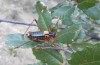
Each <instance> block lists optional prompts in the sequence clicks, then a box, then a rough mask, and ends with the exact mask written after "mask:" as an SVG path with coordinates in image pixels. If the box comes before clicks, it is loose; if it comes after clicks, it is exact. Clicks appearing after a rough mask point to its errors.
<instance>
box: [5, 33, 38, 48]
mask: <svg viewBox="0 0 100 65" xmlns="http://www.w3.org/2000/svg"><path fill="white" fill-rule="evenodd" d="M28 41H30V40H29V38H27V37H25V36H24V35H22V34H10V35H8V36H7V37H6V42H5V43H6V44H7V45H8V46H19V45H20V44H23V43H25V42H28ZM37 44H39V43H36V42H29V43H28V44H25V45H23V47H24V48H32V47H34V46H36V45H37Z"/></svg>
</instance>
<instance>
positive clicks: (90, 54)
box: [68, 43, 100, 65]
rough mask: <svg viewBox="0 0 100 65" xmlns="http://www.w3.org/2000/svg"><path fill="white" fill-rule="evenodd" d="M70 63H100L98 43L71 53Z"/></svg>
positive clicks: (80, 64) (94, 64)
mask: <svg viewBox="0 0 100 65" xmlns="http://www.w3.org/2000/svg"><path fill="white" fill-rule="evenodd" d="M68 62H69V64H70V65H100V43H99V44H96V45H93V46H91V47H86V48H85V49H84V50H82V51H78V52H76V53H73V54H72V59H71V60H69V61H68Z"/></svg>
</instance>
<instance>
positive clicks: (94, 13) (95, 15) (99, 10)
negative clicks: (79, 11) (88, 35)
mask: <svg viewBox="0 0 100 65" xmlns="http://www.w3.org/2000/svg"><path fill="white" fill-rule="evenodd" d="M84 13H85V14H86V15H88V16H89V17H90V18H92V19H94V20H99V19H100V3H99V4H97V5H96V6H94V7H91V8H89V9H88V10H85V11H84Z"/></svg>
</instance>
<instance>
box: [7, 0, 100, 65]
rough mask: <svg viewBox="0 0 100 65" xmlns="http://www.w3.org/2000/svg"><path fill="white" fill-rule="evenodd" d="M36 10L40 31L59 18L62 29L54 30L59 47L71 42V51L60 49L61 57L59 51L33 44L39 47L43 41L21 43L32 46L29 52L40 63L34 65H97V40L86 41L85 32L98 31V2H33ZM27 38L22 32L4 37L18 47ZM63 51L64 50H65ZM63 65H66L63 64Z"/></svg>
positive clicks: (99, 6)
mask: <svg viewBox="0 0 100 65" xmlns="http://www.w3.org/2000/svg"><path fill="white" fill-rule="evenodd" d="M36 10H37V13H38V15H39V18H38V22H37V26H38V27H40V28H41V30H42V31H45V30H48V27H49V26H51V25H53V23H52V20H53V19H58V18H59V19H60V20H61V22H62V24H60V26H63V25H65V26H66V28H65V29H64V30H60V31H59V32H58V33H57V36H56V37H57V41H55V43H57V44H58V45H59V46H61V47H62V48H63V46H68V45H69V44H70V45H71V50H70V51H71V52H72V53H69V52H67V51H64V55H65V57H66V58H65V59H64V57H63V56H62V54H61V53H60V50H53V49H45V50H37V49H34V47H37V46H38V45H39V46H43V45H42V44H44V43H38V42H34V41H32V42H30V43H29V44H26V45H23V47H24V48H32V51H33V54H34V55H35V56H36V58H37V59H39V60H40V61H41V63H39V64H36V65H62V64H64V61H65V62H68V64H70V65H99V64H100V62H99V61H100V58H99V57H100V54H99V51H100V42H99V41H97V40H92V39H90V40H88V38H91V37H88V36H87V35H86V32H87V31H88V32H93V33H94V32H96V33H99V32H98V31H100V30H99V29H98V26H99V25H100V23H99V22H100V21H99V19H100V15H99V14H100V3H99V1H98V0H77V1H70V2H68V1H67V2H66V1H64V2H62V3H59V4H58V5H57V6H55V7H53V8H52V9H50V10H48V9H47V7H46V6H45V5H44V4H43V3H42V2H40V1H38V2H37V3H36ZM27 41H30V39H29V38H27V37H25V36H23V34H10V35H8V36H7V39H6V44H7V45H9V46H18V45H20V44H23V43H25V42H27ZM66 50H67V49H66ZM65 65H66V64H65Z"/></svg>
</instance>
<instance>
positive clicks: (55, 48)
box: [35, 46, 73, 53]
mask: <svg viewBox="0 0 100 65" xmlns="http://www.w3.org/2000/svg"><path fill="white" fill-rule="evenodd" d="M35 48H36V49H40V50H47V49H52V50H62V51H65V52H69V53H73V52H72V51H69V50H68V48H66V47H44V46H43V47H35Z"/></svg>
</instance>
